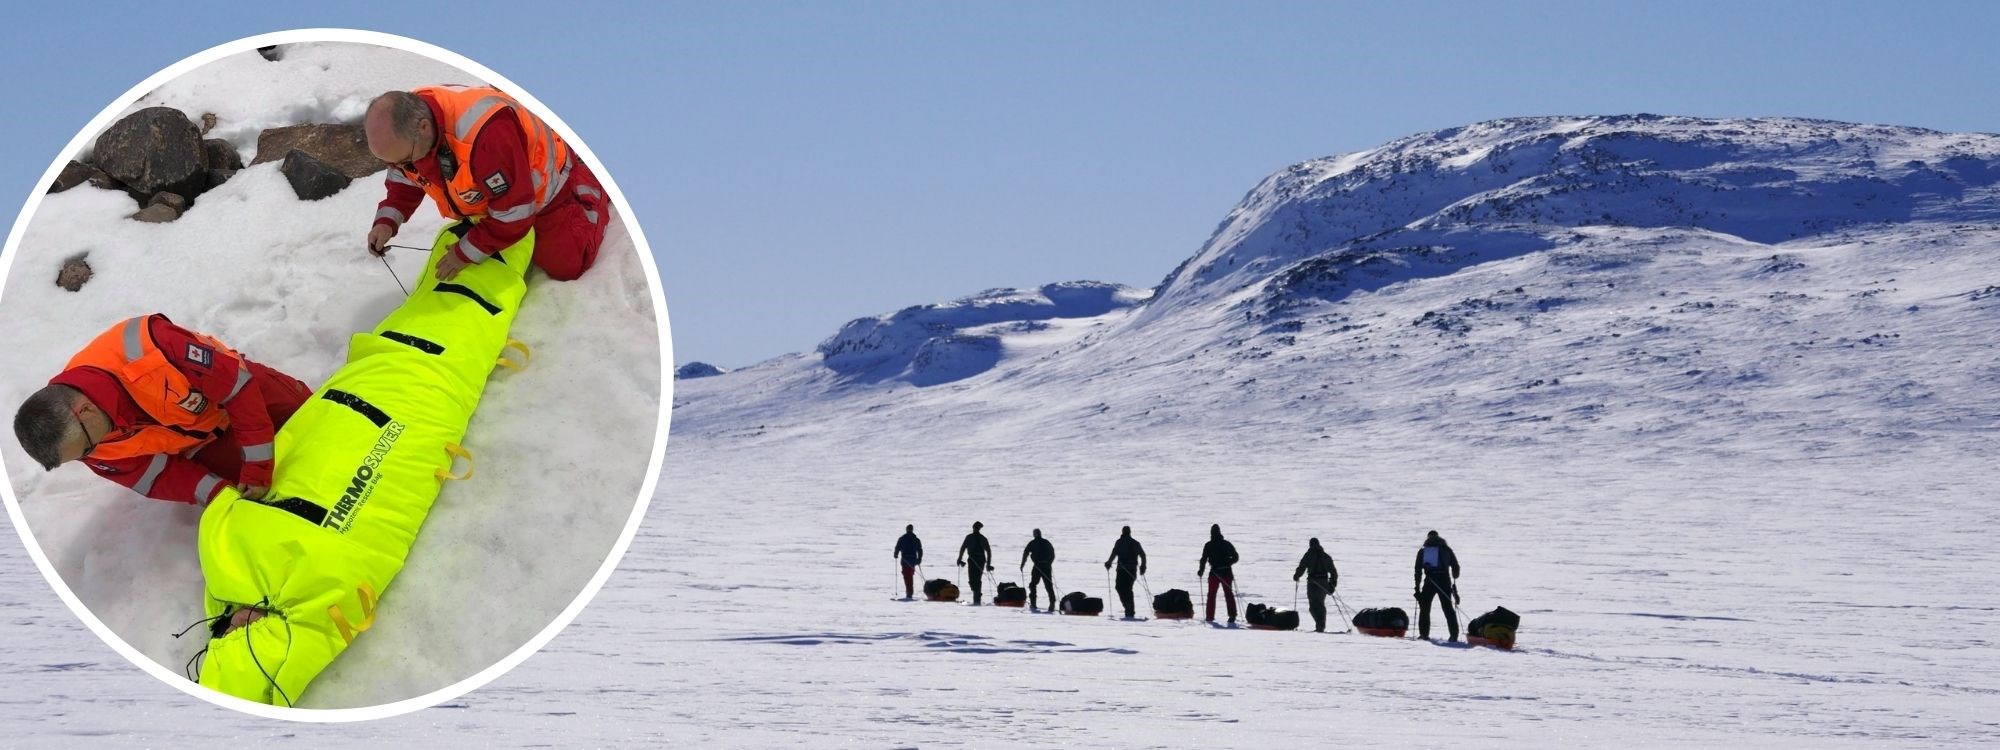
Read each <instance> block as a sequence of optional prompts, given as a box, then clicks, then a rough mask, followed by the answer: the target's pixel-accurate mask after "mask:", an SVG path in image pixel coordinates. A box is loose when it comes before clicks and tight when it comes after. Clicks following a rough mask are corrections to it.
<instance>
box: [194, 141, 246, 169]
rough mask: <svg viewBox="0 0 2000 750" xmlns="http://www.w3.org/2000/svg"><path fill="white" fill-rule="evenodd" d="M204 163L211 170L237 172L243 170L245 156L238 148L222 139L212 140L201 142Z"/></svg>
mask: <svg viewBox="0 0 2000 750" xmlns="http://www.w3.org/2000/svg"><path fill="white" fill-rule="evenodd" d="M201 154H202V163H203V164H206V165H207V166H208V168H209V169H227V170H229V171H232V172H234V171H236V170H238V169H242V168H243V155H242V154H239V153H237V152H236V147H235V146H232V145H229V142H228V141H225V140H222V139H221V138H210V139H208V140H205V141H202V142H201Z"/></svg>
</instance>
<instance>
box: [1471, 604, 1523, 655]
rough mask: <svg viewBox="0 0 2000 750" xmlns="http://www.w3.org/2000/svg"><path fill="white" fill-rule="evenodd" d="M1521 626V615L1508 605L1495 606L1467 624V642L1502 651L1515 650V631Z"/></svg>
mask: <svg viewBox="0 0 2000 750" xmlns="http://www.w3.org/2000/svg"><path fill="white" fill-rule="evenodd" d="M1520 627H1521V616H1520V615H1517V614H1514V613H1513V612H1511V611H1509V610H1508V609H1507V608H1506V607H1494V608H1493V611H1491V612H1488V613H1486V614H1483V615H1480V616H1478V617H1474V618H1472V622H1471V623H1470V624H1468V625H1466V626H1465V642H1466V643H1468V644H1471V645H1474V646H1486V647H1488V648H1497V649H1500V650H1502V651H1512V650H1514V631H1515V630H1519V629H1520Z"/></svg>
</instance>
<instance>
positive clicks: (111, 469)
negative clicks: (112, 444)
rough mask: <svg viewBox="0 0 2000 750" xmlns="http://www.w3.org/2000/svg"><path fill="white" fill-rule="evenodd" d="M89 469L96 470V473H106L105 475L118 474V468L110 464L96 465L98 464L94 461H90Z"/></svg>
mask: <svg viewBox="0 0 2000 750" xmlns="http://www.w3.org/2000/svg"><path fill="white" fill-rule="evenodd" d="M90 468H93V469H96V470H98V471H101V472H104V473H106V474H117V473H119V472H118V467H116V466H112V465H111V464H103V463H98V462H96V461H92V462H90Z"/></svg>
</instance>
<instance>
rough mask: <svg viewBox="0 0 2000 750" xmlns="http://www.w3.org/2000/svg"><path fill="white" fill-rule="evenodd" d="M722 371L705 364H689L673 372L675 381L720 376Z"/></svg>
mask: <svg viewBox="0 0 2000 750" xmlns="http://www.w3.org/2000/svg"><path fill="white" fill-rule="evenodd" d="M723 372H724V370H723V369H722V368H720V367H716V366H715V365H711V364H709V363H707V362H689V363H687V364H684V365H681V366H680V367H679V368H678V369H676V370H674V379H675V380H693V379H695V378H709V377H714V376H717V375H721V374H722V373H723Z"/></svg>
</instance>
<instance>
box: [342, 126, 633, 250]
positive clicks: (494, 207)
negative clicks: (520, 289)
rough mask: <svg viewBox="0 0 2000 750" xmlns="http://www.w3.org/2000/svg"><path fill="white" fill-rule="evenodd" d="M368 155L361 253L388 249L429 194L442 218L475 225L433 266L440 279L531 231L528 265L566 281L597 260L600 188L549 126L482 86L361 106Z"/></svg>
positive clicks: (607, 214)
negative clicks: (369, 219) (371, 177)
mask: <svg viewBox="0 0 2000 750" xmlns="http://www.w3.org/2000/svg"><path fill="white" fill-rule="evenodd" d="M364 130H365V131H366V132H367V136H368V150H369V151H371V152H373V153H374V154H375V157H376V158H378V159H381V160H383V161H386V162H388V163H389V165H390V166H389V170H388V171H387V172H386V173H385V174H386V175H387V177H386V178H385V179H386V180H387V186H388V196H387V197H385V198H384V199H383V200H382V202H381V203H380V204H378V205H377V206H376V209H375V223H374V225H373V226H372V227H370V228H369V230H368V249H369V251H370V252H373V253H375V254H377V255H380V254H382V253H383V252H386V251H387V245H388V242H389V238H391V237H394V236H395V235H396V232H397V230H398V229H400V228H401V227H402V225H403V223H404V222H406V221H409V218H410V214H411V212H413V211H415V210H416V209H417V207H418V206H419V205H421V204H422V203H423V200H424V197H425V196H429V197H430V199H431V202H433V203H435V204H437V208H438V213H440V214H443V215H444V216H445V218H447V219H473V220H474V223H473V225H472V227H471V229H470V230H469V231H467V232H466V233H465V234H464V235H463V236H462V237H461V238H460V239H459V240H458V242H457V244H455V245H453V246H452V252H450V253H448V254H446V255H445V257H444V258H442V259H440V260H439V261H438V264H437V277H438V279H439V280H444V281H448V280H450V279H451V278H452V277H454V276H457V275H458V272H459V271H460V270H462V269H464V268H465V267H466V266H467V265H469V264H472V263H480V262H484V261H485V260H486V259H487V258H489V257H492V255H493V254H494V253H498V252H500V251H501V250H504V249H506V248H508V247H509V246H512V245H513V244H514V243H515V242H518V241H520V239H521V238H522V237H524V236H526V235H527V234H528V230H529V229H533V230H535V256H534V263H535V265H536V266H537V267H539V268H541V269H542V270H543V271H544V272H546V273H547V274H548V275H549V278H552V279H556V280H559V281H568V280H571V279H575V278H577V277H579V276H582V275H583V272H584V271H586V270H589V268H590V266H591V264H592V263H594V262H596V261H597V248H598V246H599V245H600V244H602V243H603V241H604V229H605V226H606V225H608V224H609V223H610V219H611V210H610V206H611V203H610V201H609V200H606V199H605V197H604V189H603V186H601V185H599V184H598V182H597V177H596V176H595V175H593V174H591V172H590V168H589V167H588V166H585V165H584V163H583V160H582V159H579V158H577V156H576V154H574V153H572V152H571V151H570V148H569V144H567V143H564V142H563V139H562V137H561V136H558V135H556V133H555V131H554V130H552V129H550V128H549V126H548V123H545V122H543V121H542V119H541V118H540V117H537V116H535V114H534V113H533V112H529V111H528V110H527V108H526V107H523V106H521V105H520V103H519V102H516V101H514V99H513V97H510V96H508V95H506V94H505V93H502V92H501V91H500V90H499V89H495V88H492V87H490V86H425V87H422V88H418V89H415V90H413V91H391V92H388V93H386V94H383V95H381V96H379V97H376V98H375V101H374V102H372V103H370V104H369V105H368V115H367V118H366V120H365V121H364Z"/></svg>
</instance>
